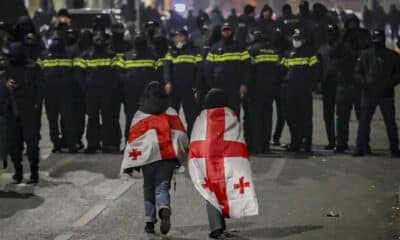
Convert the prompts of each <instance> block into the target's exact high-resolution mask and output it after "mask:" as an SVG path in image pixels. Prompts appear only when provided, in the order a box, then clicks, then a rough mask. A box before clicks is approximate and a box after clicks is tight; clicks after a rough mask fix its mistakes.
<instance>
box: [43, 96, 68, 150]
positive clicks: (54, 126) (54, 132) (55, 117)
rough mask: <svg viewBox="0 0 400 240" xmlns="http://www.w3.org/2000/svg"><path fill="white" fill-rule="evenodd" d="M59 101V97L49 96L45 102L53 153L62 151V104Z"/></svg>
mask: <svg viewBox="0 0 400 240" xmlns="http://www.w3.org/2000/svg"><path fill="white" fill-rule="evenodd" d="M58 101H59V98H58V97H57V96H47V97H46V99H45V102H44V103H45V104H44V106H45V109H46V116H47V120H48V121H49V131H50V140H51V142H52V143H53V152H55V151H59V150H61V139H60V124H59V122H60V121H59V120H60V119H59V116H60V108H59V105H60V104H59V102H58ZM64 122H65V121H64Z"/></svg>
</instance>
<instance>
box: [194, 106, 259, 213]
mask: <svg viewBox="0 0 400 240" xmlns="http://www.w3.org/2000/svg"><path fill="white" fill-rule="evenodd" d="M248 158H249V153H248V151H247V145H246V142H245V140H244V136H243V130H242V128H241V125H240V123H239V120H238V118H237V117H236V115H235V114H234V113H233V111H232V110H231V109H229V108H214V109H209V110H204V111H203V112H202V113H201V114H200V116H199V117H198V118H197V120H196V122H195V124H194V127H193V131H192V136H191V141H190V147H189V173H190V176H191V178H192V181H193V183H194V186H195V187H196V189H197V190H198V191H199V192H200V194H201V195H202V196H203V197H204V198H205V199H206V200H207V201H209V202H210V203H211V204H212V205H214V206H215V207H216V208H217V209H219V210H220V212H221V213H222V215H223V216H224V217H227V218H241V217H245V216H253V215H257V214H258V202H257V197H256V194H255V191H254V183H253V179H252V172H251V168H250V163H249V159H248Z"/></svg>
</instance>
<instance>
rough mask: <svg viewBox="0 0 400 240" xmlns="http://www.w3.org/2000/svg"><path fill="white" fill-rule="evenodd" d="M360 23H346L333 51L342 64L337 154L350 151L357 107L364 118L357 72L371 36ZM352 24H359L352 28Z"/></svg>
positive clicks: (353, 19) (338, 106)
mask: <svg viewBox="0 0 400 240" xmlns="http://www.w3.org/2000/svg"><path fill="white" fill-rule="evenodd" d="M359 24H360V23H359V21H358V19H357V17H356V16H353V17H352V18H350V19H349V20H348V21H347V22H346V26H345V32H344V34H343V36H342V38H341V40H340V42H339V44H338V45H337V47H336V49H334V50H333V57H334V58H335V59H337V61H338V63H339V64H338V74H339V76H338V85H337V92H336V94H337V95H336V104H337V110H336V111H337V122H336V124H337V127H336V130H337V146H336V149H335V151H336V152H343V151H345V150H346V149H347V148H348V145H347V142H348V139H349V122H350V116H351V111H352V108H353V107H354V108H355V112H356V116H357V119H359V116H360V98H361V91H360V88H359V87H357V86H356V85H355V81H354V70H355V65H356V62H357V59H358V58H359V56H360V52H361V51H362V50H363V49H367V48H368V47H370V46H371V36H370V34H369V33H368V31H367V30H365V29H361V28H360V27H359ZM350 25H355V26H354V27H350Z"/></svg>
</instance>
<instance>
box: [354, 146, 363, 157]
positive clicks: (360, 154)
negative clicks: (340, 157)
mask: <svg viewBox="0 0 400 240" xmlns="http://www.w3.org/2000/svg"><path fill="white" fill-rule="evenodd" d="M352 156H353V157H363V156H365V151H364V150H362V149H361V148H357V149H356V150H355V151H354V153H353V155H352Z"/></svg>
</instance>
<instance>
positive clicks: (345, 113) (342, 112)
mask: <svg viewBox="0 0 400 240" xmlns="http://www.w3.org/2000/svg"><path fill="white" fill-rule="evenodd" d="M348 95H349V94H348V90H347V89H346V88H344V87H338V89H337V98H336V101H337V106H336V116H337V120H336V124H337V147H336V151H337V152H344V150H345V148H346V146H347V141H348V138H349V121H350V114H351V109H352V103H351V101H350V100H349V96H348Z"/></svg>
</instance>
